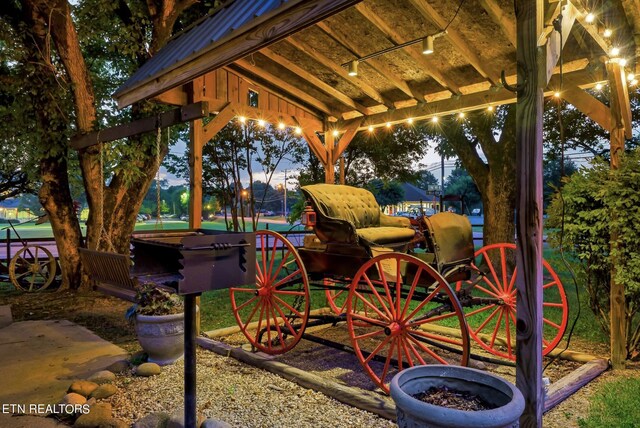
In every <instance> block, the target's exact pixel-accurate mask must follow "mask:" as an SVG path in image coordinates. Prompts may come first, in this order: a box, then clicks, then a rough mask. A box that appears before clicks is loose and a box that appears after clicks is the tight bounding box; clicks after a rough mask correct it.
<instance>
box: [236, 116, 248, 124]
mask: <svg viewBox="0 0 640 428" xmlns="http://www.w3.org/2000/svg"><path fill="white" fill-rule="evenodd" d="M238 120H239V121H240V123H245V122H246V121H247V118H246V117H244V116H240V117H239V118H238Z"/></svg>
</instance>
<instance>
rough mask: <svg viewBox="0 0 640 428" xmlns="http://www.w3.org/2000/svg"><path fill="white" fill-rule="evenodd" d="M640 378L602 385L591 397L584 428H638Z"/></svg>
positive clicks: (582, 420)
mask: <svg viewBox="0 0 640 428" xmlns="http://www.w3.org/2000/svg"><path fill="white" fill-rule="evenodd" d="M638 397H640V378H639V377H626V378H622V379H618V380H614V381H611V382H607V383H605V384H601V385H599V386H598V388H597V389H596V391H595V393H594V394H593V396H592V397H591V399H590V401H591V407H590V408H589V415H588V416H587V417H586V418H585V419H580V420H579V421H578V423H579V424H580V426H581V427H583V428H636V427H638V426H639V425H640V406H638Z"/></svg>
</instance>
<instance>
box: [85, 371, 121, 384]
mask: <svg viewBox="0 0 640 428" xmlns="http://www.w3.org/2000/svg"><path fill="white" fill-rule="evenodd" d="M87 380H88V381H89V382H95V383H97V384H98V385H102V384H103V383H111V382H113V381H114V380H116V375H115V374H114V373H113V372H111V371H109V370H100V371H99V372H95V373H94V374H92V375H91V376H89V377H88V378H87Z"/></svg>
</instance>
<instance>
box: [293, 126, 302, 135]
mask: <svg viewBox="0 0 640 428" xmlns="http://www.w3.org/2000/svg"><path fill="white" fill-rule="evenodd" d="M294 132H295V133H296V134H297V135H300V134H302V129H301V128H300V127H299V126H296V128H295V129H294Z"/></svg>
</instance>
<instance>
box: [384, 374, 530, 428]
mask: <svg viewBox="0 0 640 428" xmlns="http://www.w3.org/2000/svg"><path fill="white" fill-rule="evenodd" d="M434 386H435V387H438V386H447V388H449V389H454V390H457V391H460V392H468V393H472V394H475V395H478V396H479V397H480V398H482V399H483V400H484V401H486V402H487V403H490V404H492V405H495V406H497V407H496V408H495V409H491V410H478V411H464V410H457V409H451V408H447V407H441V406H434V405H432V404H428V403H425V402H423V401H421V400H418V399H416V398H413V397H412V395H415V394H419V393H420V392H424V391H427V390H429V388H431V387H434ZM390 389H391V397H392V398H393V401H394V402H395V403H396V412H397V414H398V426H399V427H400V428H418V427H421V428H422V427H424V428H462V427H474V428H499V427H517V426H518V420H519V419H520V415H522V412H523V411H524V398H523V397H522V393H520V391H519V390H518V389H517V388H516V387H515V386H514V385H512V384H511V383H509V382H507V381H506V380H504V379H502V378H500V377H498V376H495V375H492V374H490V373H486V372H483V371H481V370H476V369H472V368H468V367H460V366H446V365H437V364H434V365H425V366H414V367H410V368H408V369H406V370H403V371H401V372H400V373H398V374H397V375H396V376H394V378H393V379H392V380H391V385H390Z"/></svg>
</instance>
